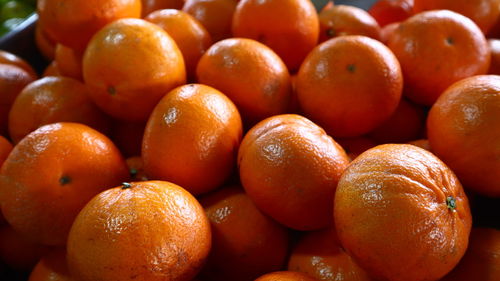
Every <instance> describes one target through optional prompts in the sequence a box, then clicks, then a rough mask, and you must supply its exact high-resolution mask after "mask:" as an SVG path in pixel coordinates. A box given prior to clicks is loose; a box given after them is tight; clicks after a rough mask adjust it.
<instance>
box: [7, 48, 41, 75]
mask: <svg viewBox="0 0 500 281" xmlns="http://www.w3.org/2000/svg"><path fill="white" fill-rule="evenodd" d="M0 63H3V64H11V65H15V66H18V67H20V68H22V69H24V70H26V72H28V73H29V74H30V75H31V76H33V77H35V78H36V77H37V76H38V75H37V74H36V72H35V70H34V69H33V67H31V65H29V63H27V62H26V61H25V60H24V59H22V58H20V57H18V56H16V55H14V54H12V53H9V52H6V51H2V50H0Z"/></svg>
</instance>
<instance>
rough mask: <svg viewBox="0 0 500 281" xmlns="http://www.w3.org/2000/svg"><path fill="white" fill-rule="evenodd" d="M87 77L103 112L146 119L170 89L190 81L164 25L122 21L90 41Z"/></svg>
mask: <svg viewBox="0 0 500 281" xmlns="http://www.w3.org/2000/svg"><path fill="white" fill-rule="evenodd" d="M138 38H140V40H138ZM83 78H84V80H85V84H86V85H87V87H88V89H89V95H90V97H91V98H92V100H93V101H94V102H95V103H96V104H97V105H98V106H99V107H100V108H101V109H102V110H103V111H104V112H106V113H108V114H109V115H111V116H113V117H115V118H118V119H123V120H127V121H145V120H147V119H148V117H149V115H150V114H151V111H152V110H153V108H154V107H155V105H156V104H157V103H158V101H160V99H161V98H162V97H163V96H164V95H165V94H166V93H168V91H170V90H172V89H173V88H175V87H177V86H180V85H182V84H184V83H185V82H186V70H185V66H184V59H183V58H182V53H181V51H180V50H179V48H178V47H177V45H176V44H175V42H174V40H173V39H172V38H171V37H170V36H169V35H168V34H167V33H166V32H165V31H164V30H163V29H162V28H161V27H159V26H157V25H155V24H152V23H150V22H147V21H144V20H139V19H121V20H118V21H115V22H113V23H111V24H109V25H107V26H105V27H104V28H103V29H101V30H100V31H99V32H98V33H97V34H96V35H95V36H94V37H93V38H92V40H91V41H90V43H89V46H88V48H87V49H86V51H85V54H84V57H83Z"/></svg>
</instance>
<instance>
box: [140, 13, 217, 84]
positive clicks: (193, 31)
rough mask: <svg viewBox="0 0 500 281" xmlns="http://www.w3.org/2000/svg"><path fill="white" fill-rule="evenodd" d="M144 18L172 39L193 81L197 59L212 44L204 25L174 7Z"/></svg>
mask: <svg viewBox="0 0 500 281" xmlns="http://www.w3.org/2000/svg"><path fill="white" fill-rule="evenodd" d="M145 20H147V21H150V22H152V23H154V24H156V25H158V26H160V27H161V28H163V29H164V30H165V31H166V32H167V33H168V35H170V36H171V37H172V39H174V41H175V43H176V44H177V46H178V47H179V49H180V51H181V53H182V56H183V58H184V62H185V64H186V71H187V75H188V78H189V80H191V81H193V80H194V78H195V73H196V65H197V64H198V61H199V60H200V58H201V56H202V55H203V54H204V53H205V51H206V50H207V49H208V48H209V47H210V45H212V39H211V38H210V34H209V33H208V31H207V30H206V29H205V27H203V25H202V24H201V23H200V22H199V21H198V20H197V19H195V18H194V17H192V16H191V15H190V14H187V13H185V12H183V11H179V10H174V9H166V10H159V11H156V12H153V13H151V14H149V15H148V16H147V17H146V18H145Z"/></svg>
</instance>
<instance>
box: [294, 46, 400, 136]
mask: <svg viewBox="0 0 500 281" xmlns="http://www.w3.org/2000/svg"><path fill="white" fill-rule="evenodd" d="M402 90H403V75H402V73H401V68H400V66H399V63H398V60H397V59H396V57H395V56H394V55H393V54H392V52H391V51H390V50H389V49H388V48H387V47H386V46H384V45H383V44H382V43H380V42H378V41H376V40H373V39H371V38H368V37H365V36H341V37H337V38H334V39H332V40H328V41H327V42H324V43H322V44H320V45H319V46H318V47H316V48H315V49H314V50H313V51H312V52H311V53H309V55H308V56H307V58H306V59H305V60H304V63H303V64H302V66H301V67H300V70H299V73H298V76H297V94H298V99H299V104H300V107H301V108H302V110H303V111H304V114H305V116H307V117H309V118H311V119H312V120H313V121H314V122H317V123H318V124H319V125H320V126H322V127H323V128H324V129H325V130H326V131H327V132H328V133H329V134H330V135H333V136H336V137H356V136H360V135H362V134H365V133H368V132H370V131H371V130H373V129H375V128H376V127H377V126H379V125H380V124H382V122H384V121H385V120H386V119H388V118H389V117H390V116H391V114H393V113H394V111H395V110H396V108H397V106H398V103H399V100H400V98H401V92H402Z"/></svg>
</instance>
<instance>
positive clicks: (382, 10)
mask: <svg viewBox="0 0 500 281" xmlns="http://www.w3.org/2000/svg"><path fill="white" fill-rule="evenodd" d="M413 1H414V0H378V1H377V2H375V3H374V4H373V5H372V6H371V7H370V9H369V10H368V13H370V15H372V16H373V17H374V18H375V19H376V20H377V22H378V24H380V26H382V27H383V26H386V25H388V24H391V23H394V22H400V21H404V20H406V19H407V18H409V17H410V16H412V15H413Z"/></svg>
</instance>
